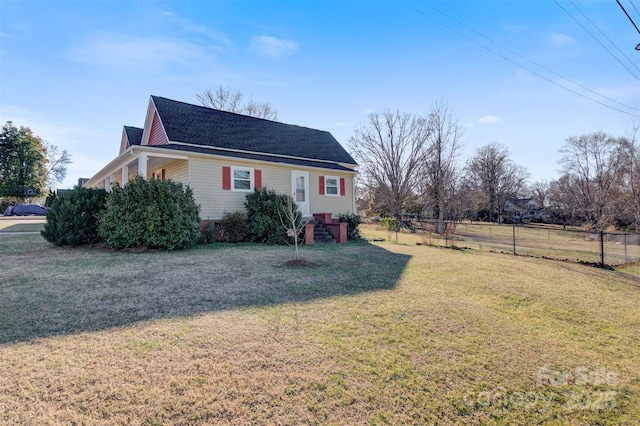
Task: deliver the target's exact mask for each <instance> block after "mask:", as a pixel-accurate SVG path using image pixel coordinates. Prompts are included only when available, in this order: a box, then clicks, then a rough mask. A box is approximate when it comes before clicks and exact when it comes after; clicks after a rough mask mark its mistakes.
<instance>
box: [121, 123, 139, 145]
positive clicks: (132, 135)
mask: <svg viewBox="0 0 640 426" xmlns="http://www.w3.org/2000/svg"><path fill="white" fill-rule="evenodd" d="M124 131H125V132H126V134H127V139H129V145H140V143H141V142H142V132H143V130H142V129H141V128H139V127H131V126H124Z"/></svg>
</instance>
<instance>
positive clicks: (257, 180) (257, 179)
mask: <svg viewBox="0 0 640 426" xmlns="http://www.w3.org/2000/svg"><path fill="white" fill-rule="evenodd" d="M253 182H254V183H253V187H254V188H255V189H257V190H258V191H262V170H254V171H253Z"/></svg>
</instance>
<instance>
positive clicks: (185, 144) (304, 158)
mask: <svg viewBox="0 0 640 426" xmlns="http://www.w3.org/2000/svg"><path fill="white" fill-rule="evenodd" d="M172 144H173V145H181V146H189V147H194V148H199V149H210V150H218V151H226V152H231V153H233V152H237V153H239V154H251V155H261V156H265V157H273V158H288V159H292V160H301V161H315V162H319V163H326V164H339V165H341V166H342V167H347V168H355V167H357V166H358V164H357V163H341V162H336V161H330V160H323V159H318V158H310V157H297V156H292V155H282V154H272V153H268V152H260V151H248V150H242V149H231V148H222V147H217V146H209V145H199V144H193V143H188V142H180V141H170V142H169V145H172ZM214 155H215V154H214Z"/></svg>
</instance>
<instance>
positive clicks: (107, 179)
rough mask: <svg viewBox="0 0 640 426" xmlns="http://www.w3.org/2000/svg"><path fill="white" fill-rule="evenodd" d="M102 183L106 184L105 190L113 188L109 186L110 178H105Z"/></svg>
mask: <svg viewBox="0 0 640 426" xmlns="http://www.w3.org/2000/svg"><path fill="white" fill-rule="evenodd" d="M102 184H103V185H104V190H105V191H107V192H109V191H110V190H111V186H109V178H104V180H103V181H102Z"/></svg>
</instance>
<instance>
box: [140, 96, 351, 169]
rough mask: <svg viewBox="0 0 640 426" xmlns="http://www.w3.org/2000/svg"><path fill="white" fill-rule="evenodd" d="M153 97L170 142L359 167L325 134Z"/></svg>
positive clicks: (335, 141)
mask: <svg viewBox="0 0 640 426" xmlns="http://www.w3.org/2000/svg"><path fill="white" fill-rule="evenodd" d="M151 98H152V100H153V103H154V104H155V106H156V109H157V111H158V114H159V116H160V120H161V121H162V124H163V126H164V129H165V131H166V132H167V137H168V138H169V142H170V143H171V142H183V143H189V144H193V145H201V146H203V147H212V148H223V149H231V150H240V151H250V152H256V153H265V154H272V155H284V156H291V157H300V158H305V159H309V160H324V161H330V162H334V163H346V164H357V163H356V162H355V160H354V159H353V158H352V157H351V155H349V153H348V152H347V151H346V150H345V149H344V148H343V147H342V145H340V143H339V142H338V141H337V140H336V139H335V138H334V137H333V136H332V135H331V133H329V132H326V131H322V130H315V129H309V128H307V127H301V126H295V125H292V124H284V123H279V122H276V121H270V120H264V119H261V118H255V117H250V116H247V115H241V114H235V113H231V112H226V111H219V110H216V109H212V108H207V107H203V106H198V105H192V104H187V103H184V102H179V101H174V100H171V99H167V98H162V97H159V96H152V97H151ZM208 152H210V151H208ZM221 152H222V150H221ZM286 162H287V163H289V162H290V161H286ZM319 164H321V163H319Z"/></svg>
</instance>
